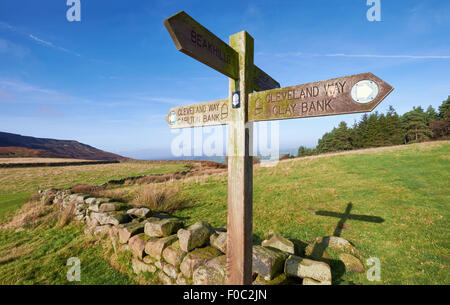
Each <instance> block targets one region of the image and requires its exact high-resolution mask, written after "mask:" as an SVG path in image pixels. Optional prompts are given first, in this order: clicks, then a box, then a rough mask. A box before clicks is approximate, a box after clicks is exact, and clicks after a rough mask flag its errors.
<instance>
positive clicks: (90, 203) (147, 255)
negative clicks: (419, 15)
mask: <svg viewBox="0 0 450 305" xmlns="http://www.w3.org/2000/svg"><path fill="white" fill-rule="evenodd" d="M40 195H41V201H42V203H43V204H52V203H53V204H60V207H61V209H62V210H64V209H67V208H69V207H71V208H73V209H74V213H75V220H77V221H80V222H85V223H86V229H85V233H91V234H94V235H99V234H110V235H111V236H112V237H114V239H115V241H116V242H118V243H119V244H120V247H119V249H121V250H129V251H131V253H132V254H133V258H132V261H131V262H130V263H131V266H132V268H133V271H134V272H135V273H136V274H140V273H142V272H150V273H157V276H158V278H159V279H160V280H161V282H162V283H164V284H168V285H169V284H170V285H172V284H178V285H187V284H196V285H220V284H225V281H226V252H227V233H226V230H225V229H223V228H222V229H213V228H212V227H211V226H210V225H209V224H208V223H206V222H201V221H200V222H197V223H194V224H193V225H190V226H188V227H186V228H185V223H184V221H183V220H180V219H178V218H176V217H173V216H171V215H168V214H164V213H160V214H157V213H152V212H151V211H150V210H149V209H148V208H145V207H140V208H136V207H134V208H130V207H129V206H128V205H127V204H125V203H121V202H114V201H112V200H111V199H109V198H94V197H92V196H89V195H86V194H70V192H69V191H67V190H59V191H57V190H46V191H41V192H40ZM115 241H113V242H114V243H116V242H115ZM114 246H115V245H114ZM299 248H300V247H298V244H297V243H296V242H294V241H293V240H289V239H287V238H284V237H283V236H281V235H279V234H273V235H272V236H271V237H270V238H269V239H268V240H264V241H263V242H262V243H261V245H256V246H253V255H252V264H253V265H252V269H253V273H254V276H256V279H255V281H254V284H281V283H293V284H295V283H300V281H301V283H302V284H303V285H331V283H332V276H331V269H330V266H329V264H328V263H330V261H331V255H330V254H329V253H328V252H330V251H331V252H333V253H338V254H339V260H340V261H341V262H342V263H343V264H344V266H345V269H346V271H354V272H364V266H363V265H362V263H361V261H360V258H361V256H360V255H359V253H358V251H357V249H356V248H355V247H354V246H353V245H352V244H350V242H348V241H346V240H345V239H343V238H340V237H334V236H328V237H320V238H316V239H314V240H312V241H311V243H310V244H309V245H308V246H307V247H306V249H305V250H300V249H299Z"/></svg>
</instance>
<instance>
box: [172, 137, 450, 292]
mask: <svg viewBox="0 0 450 305" xmlns="http://www.w3.org/2000/svg"><path fill="white" fill-rule="evenodd" d="M449 161H450V143H449V142H439V143H424V144H416V145H408V146H404V147H396V148H388V149H381V150H373V151H366V152H364V151H363V152H361V153H351V154H343V155H335V156H324V157H319V158H305V159H296V160H293V161H288V162H281V163H279V164H278V166H276V167H272V168H257V169H255V173H254V199H253V211H254V212H253V227H254V233H255V242H260V241H261V239H264V238H265V237H266V236H267V233H268V232H269V231H271V230H273V231H276V232H279V233H281V234H282V235H283V236H286V237H289V238H296V239H300V240H304V241H307V240H310V239H311V238H314V237H316V236H326V235H332V234H333V232H334V230H335V228H336V226H337V224H338V221H339V219H337V218H333V217H326V216H320V215H317V214H316V212H317V211H332V212H340V213H343V212H344V211H345V209H346V207H347V205H348V204H349V203H352V204H353V208H352V210H351V213H352V214H357V215H370V216H378V217H381V218H383V219H384V222H382V223H370V222H365V221H358V220H347V221H346V222H345V224H344V229H343V230H342V233H341V236H342V237H343V238H345V239H348V240H350V241H351V242H353V243H354V244H355V245H356V246H357V248H358V249H359V250H360V252H361V254H362V255H363V257H364V258H365V259H367V258H369V257H377V258H379V259H380V261H381V283H382V284H450V272H449V268H450V229H449V216H450V209H449V207H450V193H449V190H450V162H449ZM226 179H227V178H226V176H224V177H213V178H209V179H206V180H204V181H203V182H201V183H198V184H193V183H188V184H183V185H182V193H181V194H180V196H181V197H183V198H184V199H186V200H188V201H191V202H194V203H195V204H193V207H192V208H189V209H186V210H182V211H179V212H178V213H177V215H178V216H182V217H189V222H194V221H197V220H205V221H208V222H210V223H211V224H213V225H214V226H225V225H226V213H227V180H226ZM340 280H342V281H349V282H355V283H361V284H376V282H369V281H368V280H367V279H366V276H365V274H351V273H349V274H346V275H345V276H344V277H343V278H342V279H340ZM378 283H380V282H378Z"/></svg>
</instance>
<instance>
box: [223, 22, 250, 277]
mask: <svg viewBox="0 0 450 305" xmlns="http://www.w3.org/2000/svg"><path fill="white" fill-rule="evenodd" d="M230 45H231V47H233V48H234V49H235V50H236V51H237V52H238V53H239V55H240V56H239V80H233V79H230V81H229V82H230V86H229V96H230V102H229V108H228V109H229V113H230V120H229V122H228V220H227V222H228V225H227V247H228V248H227V283H228V284H232V285H243V284H245V285H249V284H251V281H252V242H253V231H252V230H253V228H252V226H253V216H252V209H253V208H252V200H253V164H252V157H251V154H250V151H251V149H252V145H253V140H252V135H253V130H252V124H251V123H247V102H248V101H247V99H248V93H250V92H252V90H253V88H252V81H251V78H252V75H253V38H252V37H251V36H250V35H249V34H248V33H247V32H245V31H243V32H240V33H237V34H234V35H232V36H231V37H230ZM235 91H240V92H241V106H240V108H232V106H231V96H232V93H233V92H235Z"/></svg>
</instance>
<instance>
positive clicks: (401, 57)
mask: <svg viewBox="0 0 450 305" xmlns="http://www.w3.org/2000/svg"><path fill="white" fill-rule="evenodd" d="M314 56H326V57H354V58H358V57H359V58H397V59H450V55H380V54H343V53H336V54H324V55H314Z"/></svg>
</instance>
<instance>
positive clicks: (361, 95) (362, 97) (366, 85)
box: [350, 79, 380, 104]
mask: <svg viewBox="0 0 450 305" xmlns="http://www.w3.org/2000/svg"><path fill="white" fill-rule="evenodd" d="M379 91H380V88H379V87H378V84H377V83H376V82H374V81H372V80H368V79H365V80H362V81H359V82H357V83H356V84H355V85H354V86H353V87H352V90H351V92H350V94H351V96H352V99H353V100H354V101H355V102H357V103H360V104H367V103H370V102H372V101H373V100H374V99H375V98H376V97H377V96H378V93H379Z"/></svg>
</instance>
